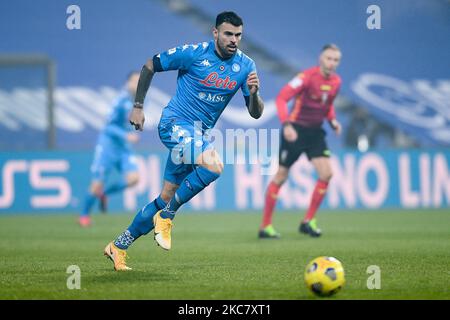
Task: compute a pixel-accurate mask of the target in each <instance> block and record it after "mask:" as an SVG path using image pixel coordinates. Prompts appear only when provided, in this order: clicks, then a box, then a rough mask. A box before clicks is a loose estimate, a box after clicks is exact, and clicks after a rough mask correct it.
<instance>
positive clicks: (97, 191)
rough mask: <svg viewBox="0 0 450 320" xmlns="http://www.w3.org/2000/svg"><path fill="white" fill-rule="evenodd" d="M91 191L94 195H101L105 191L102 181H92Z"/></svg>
mask: <svg viewBox="0 0 450 320" xmlns="http://www.w3.org/2000/svg"><path fill="white" fill-rule="evenodd" d="M90 191H91V193H92V194H93V195H95V196H97V197H100V196H101V195H102V193H103V185H102V184H101V183H92V184H91V187H90Z"/></svg>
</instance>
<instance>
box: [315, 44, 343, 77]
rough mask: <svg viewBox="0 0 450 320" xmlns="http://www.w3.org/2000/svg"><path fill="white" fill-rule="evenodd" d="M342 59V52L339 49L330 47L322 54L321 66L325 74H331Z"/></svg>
mask: <svg viewBox="0 0 450 320" xmlns="http://www.w3.org/2000/svg"><path fill="white" fill-rule="evenodd" d="M340 61H341V52H340V51H338V50H333V49H328V50H325V51H324V52H322V54H321V55H320V67H321V69H322V71H323V72H324V73H325V74H327V75H328V74H331V73H333V72H335V71H336V68H337V67H338V65H339V62H340Z"/></svg>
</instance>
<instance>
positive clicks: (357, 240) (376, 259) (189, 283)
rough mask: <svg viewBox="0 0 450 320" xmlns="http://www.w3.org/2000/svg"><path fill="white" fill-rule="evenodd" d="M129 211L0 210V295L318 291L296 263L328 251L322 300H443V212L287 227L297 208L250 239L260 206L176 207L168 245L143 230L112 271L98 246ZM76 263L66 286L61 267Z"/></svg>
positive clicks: (446, 222) (370, 214) (256, 295)
mask: <svg viewBox="0 0 450 320" xmlns="http://www.w3.org/2000/svg"><path fill="white" fill-rule="evenodd" d="M132 218H133V215H129V214H111V215H94V225H93V226H92V227H91V228H89V229H81V228H80V227H78V225H77V224H76V217H75V216H73V215H32V216H31V215H22V216H0V256H1V263H0V299H182V300H184V299H319V298H315V297H314V296H312V295H311V294H310V293H309V292H308V290H307V289H306V287H305V286H304V282H303V272H304V268H305V266H306V264H307V263H308V262H309V261H310V260H312V259H313V258H315V257H317V256H321V255H329V256H334V257H336V258H338V259H339V260H340V261H341V262H342V263H343V265H344V269H345V275H346V284H345V286H344V288H343V290H342V291H341V292H339V293H338V294H337V295H336V296H334V297H332V298H331V299H450V212H449V211H448V209H446V210H427V211H425V210H424V211H349V212H341V211H328V212H326V211H322V212H319V214H318V219H319V220H318V221H319V226H320V227H321V228H322V230H323V232H324V235H323V236H322V237H321V238H318V239H313V238H310V237H308V236H305V235H303V234H299V233H298V231H297V227H298V222H299V220H300V218H301V216H300V214H299V213H295V214H294V213H292V212H278V213H277V214H276V215H275V217H274V225H275V227H276V228H277V230H278V231H279V232H281V233H282V238H281V239H279V240H259V239H258V238H257V230H258V226H259V223H260V219H261V215H260V214H259V213H256V212H247V213H239V214H237V213H208V214H199V213H183V212H180V213H179V214H178V216H177V217H176V219H175V221H174V222H175V224H174V229H173V232H172V250H170V251H168V252H166V251H163V250H162V249H160V248H159V247H157V246H156V244H155V242H154V240H153V233H150V234H149V235H147V236H145V237H143V238H141V239H139V240H138V241H137V242H136V243H135V244H134V245H133V246H132V247H131V248H130V249H129V255H130V257H131V258H130V259H129V265H130V266H131V267H132V268H133V271H131V272H126V273H124V272H122V273H118V272H114V271H113V268H112V263H111V262H110V261H109V260H107V259H106V258H104V257H103V254H102V252H103V248H104V247H105V245H106V244H107V243H108V242H109V241H111V240H113V239H114V238H115V237H116V236H117V235H118V234H119V233H120V232H121V231H123V230H124V228H125V227H127V226H128V225H129V223H130V221H131V220H132ZM70 265H77V266H79V267H80V270H81V289H80V290H69V289H67V286H66V282H67V278H68V277H69V276H70V274H67V273H66V270H67V267H68V266H70ZM371 265H377V266H379V267H380V269H381V289H379V290H377V289H375V290H369V289H368V288H367V279H368V277H369V276H370V274H367V268H368V267H369V266H371Z"/></svg>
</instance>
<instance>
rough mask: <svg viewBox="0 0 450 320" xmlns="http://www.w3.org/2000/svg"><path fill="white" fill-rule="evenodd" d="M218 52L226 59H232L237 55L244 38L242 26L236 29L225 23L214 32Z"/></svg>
mask: <svg viewBox="0 0 450 320" xmlns="http://www.w3.org/2000/svg"><path fill="white" fill-rule="evenodd" d="M213 34H214V40H215V43H216V50H217V51H218V53H219V54H220V55H221V56H222V57H224V58H227V57H231V56H232V55H233V54H235V53H236V51H237V49H238V47H239V43H240V42H241V37H242V26H239V27H236V26H234V25H232V24H230V23H227V22H224V23H222V24H221V25H220V26H219V27H218V28H217V29H216V28H214V31H213Z"/></svg>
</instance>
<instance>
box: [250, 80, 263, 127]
mask: <svg viewBox="0 0 450 320" xmlns="http://www.w3.org/2000/svg"><path fill="white" fill-rule="evenodd" d="M247 86H248V89H249V91H250V97H249V101H248V104H247V109H248V112H249V113H250V115H251V116H252V118H255V119H258V118H260V117H261V116H262V114H263V111H264V102H263V100H262V99H261V97H260V96H259V94H258V90H259V78H258V74H257V73H256V72H251V73H250V74H249V75H248V78H247Z"/></svg>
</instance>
